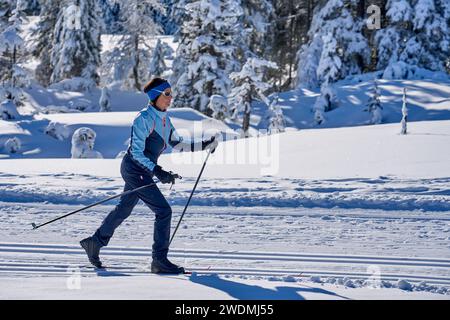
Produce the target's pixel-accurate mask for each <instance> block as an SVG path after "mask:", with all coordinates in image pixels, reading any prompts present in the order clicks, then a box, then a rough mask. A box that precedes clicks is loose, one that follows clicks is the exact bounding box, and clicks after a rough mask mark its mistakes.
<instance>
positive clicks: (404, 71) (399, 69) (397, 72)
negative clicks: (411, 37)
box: [383, 61, 416, 80]
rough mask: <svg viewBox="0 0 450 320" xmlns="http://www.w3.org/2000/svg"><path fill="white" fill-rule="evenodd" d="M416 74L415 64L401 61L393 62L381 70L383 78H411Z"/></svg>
mask: <svg viewBox="0 0 450 320" xmlns="http://www.w3.org/2000/svg"><path fill="white" fill-rule="evenodd" d="M415 74H416V66H413V65H410V64H407V63H405V62H403V61H398V62H393V63H391V64H390V65H388V66H387V68H386V69H385V70H384V72H383V79H388V80H393V79H413V78H414V76H415Z"/></svg>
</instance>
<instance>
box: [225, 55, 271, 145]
mask: <svg viewBox="0 0 450 320" xmlns="http://www.w3.org/2000/svg"><path fill="white" fill-rule="evenodd" d="M267 68H273V69H276V68H277V65H276V64H275V63H273V62H270V61H267V60H263V59H259V58H249V59H248V60H247V62H246V63H245V64H244V66H243V67H242V70H241V71H239V72H233V73H231V75H230V78H231V80H232V81H233V84H234V85H233V88H232V89H231V93H230V95H229V96H228V99H229V101H230V108H231V112H232V118H233V119H237V118H238V117H239V116H240V115H241V114H242V131H243V136H244V137H248V136H249V132H248V131H249V128H250V114H251V111H252V102H253V101H255V100H262V101H263V102H264V103H266V104H267V105H270V101H269V99H268V98H267V97H266V96H265V95H264V93H265V92H266V91H267V90H268V89H269V88H271V85H270V84H268V83H267V82H264V81H263V75H264V70H265V69H267Z"/></svg>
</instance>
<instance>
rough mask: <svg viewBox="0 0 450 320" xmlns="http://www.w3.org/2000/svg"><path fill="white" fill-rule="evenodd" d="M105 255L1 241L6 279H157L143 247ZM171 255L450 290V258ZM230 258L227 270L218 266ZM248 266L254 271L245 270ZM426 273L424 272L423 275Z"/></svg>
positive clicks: (201, 268)
mask: <svg viewBox="0 0 450 320" xmlns="http://www.w3.org/2000/svg"><path fill="white" fill-rule="evenodd" d="M101 257H102V259H103V261H105V262H106V263H105V264H106V265H107V269H106V270H104V271H103V270H95V269H93V268H92V267H90V266H89V263H88V261H87V258H86V257H85V253H84V251H83V250H82V248H81V247H79V246H76V245H59V244H41V243H39V244H37V243H12V242H8V243H0V277H12V276H14V277H36V276H40V277H47V276H61V275H64V274H66V275H68V274H69V272H73V271H74V270H76V271H77V272H80V273H81V274H82V275H86V276H95V275H106V276H139V275H151V273H150V271H149V261H150V257H151V251H150V250H149V249H148V248H142V247H114V246H111V247H107V248H104V249H102V251H101ZM170 257H171V258H172V259H174V260H176V261H184V265H185V267H186V269H187V270H189V271H192V272H197V273H202V274H218V275H229V276H244V275H245V276H259V277H289V276H290V277H293V278H296V277H310V276H320V277H324V278H328V277H334V278H344V277H346V278H349V279H361V280H365V279H368V278H369V277H370V276H371V274H370V273H368V272H364V271H363V272H361V271H359V272H358V271H355V270H356V269H360V270H366V268H368V267H379V268H382V269H380V270H383V268H387V267H392V266H394V267H395V270H397V271H396V272H386V273H383V272H381V274H380V277H381V280H387V281H398V280H399V279H407V280H408V281H410V282H413V283H419V282H426V283H427V284H433V285H440V286H444V287H450V277H446V276H434V275H432V274H430V273H429V270H430V268H432V269H435V268H436V269H441V270H443V271H445V270H450V259H436V258H426V257H414V258H410V257H386V256H369V255H363V256H362V255H361V256H359V255H342V254H338V255H333V254H308V253H290V252H284V253H276V252H259V251H258V252H246V251H222V250H218V251H214V250H197V249H189V250H188V249H176V248H174V249H172V250H171V254H170ZM223 260H226V262H227V263H226V266H227V267H217V265H221V264H220V261H223ZM267 261H270V262H271V265H273V267H270V268H266V267H261V268H258V267H257V266H255V264H256V265H257V264H258V263H264V262H267ZM242 262H244V263H245V264H246V265H250V267H243V266H242ZM421 270H423V272H421Z"/></svg>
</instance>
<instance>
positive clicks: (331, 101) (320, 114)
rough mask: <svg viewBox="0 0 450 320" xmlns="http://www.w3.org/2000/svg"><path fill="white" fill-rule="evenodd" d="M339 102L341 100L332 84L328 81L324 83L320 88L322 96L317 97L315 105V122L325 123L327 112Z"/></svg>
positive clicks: (316, 123)
mask: <svg viewBox="0 0 450 320" xmlns="http://www.w3.org/2000/svg"><path fill="white" fill-rule="evenodd" d="M338 103H339V101H338V99H337V96H336V92H335V90H334V88H333V87H332V85H331V84H329V83H328V82H325V83H323V84H322V85H321V88H320V96H318V97H317V99H316V102H315V103H314V106H313V112H314V124H315V125H321V124H323V123H325V121H326V118H325V112H328V111H331V110H333V109H336V108H337V107H338Z"/></svg>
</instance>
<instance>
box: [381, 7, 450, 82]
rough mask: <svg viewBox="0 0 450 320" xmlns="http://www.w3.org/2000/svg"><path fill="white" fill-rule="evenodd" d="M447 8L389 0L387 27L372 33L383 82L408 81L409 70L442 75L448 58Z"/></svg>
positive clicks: (449, 38) (448, 8)
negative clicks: (382, 73)
mask: <svg viewBox="0 0 450 320" xmlns="http://www.w3.org/2000/svg"><path fill="white" fill-rule="evenodd" d="M449 11H450V4H449V3H448V1H442V0H389V1H388V2H387V4H386V16H387V18H388V27H387V28H385V29H381V30H379V31H378V32H377V33H376V36H375V40H376V45H377V50H378V52H377V55H378V65H377V68H378V69H379V70H383V69H385V73H384V75H383V77H384V78H408V77H409V76H410V74H412V71H411V70H413V67H414V66H419V67H421V68H425V69H429V70H433V71H445V69H446V64H447V63H448V61H449V58H448V57H449V56H450V49H449V47H450V32H449V30H450V28H449V22H448V20H449V16H448V15H449V13H448V12H449Z"/></svg>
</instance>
